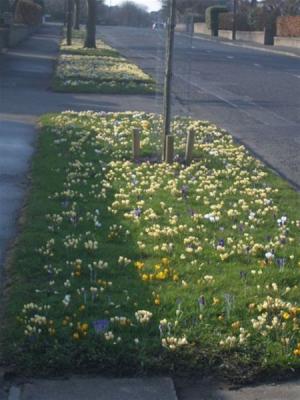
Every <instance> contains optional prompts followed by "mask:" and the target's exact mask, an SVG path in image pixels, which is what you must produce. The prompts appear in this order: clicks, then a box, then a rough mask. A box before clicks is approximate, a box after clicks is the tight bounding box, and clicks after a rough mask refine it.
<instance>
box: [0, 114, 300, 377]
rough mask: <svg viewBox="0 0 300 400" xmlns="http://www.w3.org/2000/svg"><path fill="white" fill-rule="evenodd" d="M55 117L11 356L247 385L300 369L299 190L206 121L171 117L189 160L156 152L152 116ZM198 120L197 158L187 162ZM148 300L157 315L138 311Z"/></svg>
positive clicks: (35, 173) (27, 365)
mask: <svg viewBox="0 0 300 400" xmlns="http://www.w3.org/2000/svg"><path fill="white" fill-rule="evenodd" d="M42 124H43V128H42V131H41V135H40V139H39V145H38V151H37V154H36V156H35V158H34V161H33V166H32V190H31V194H30V198H29V201H28V207H27V210H26V223H25V226H24V229H23V232H22V234H21V236H20V239H19V243H18V246H17V248H16V251H15V253H14V257H13V263H12V266H11V269H10V275H11V276H10V279H11V282H12V286H11V288H10V291H9V304H8V307H7V313H6V319H5V321H6V323H5V329H4V336H3V340H2V344H3V346H2V353H3V354H2V357H3V359H4V360H5V361H6V362H7V363H9V364H11V365H12V366H14V368H15V369H16V370H17V372H22V373H25V374H30V375H34V374H57V373H63V372H83V371H84V372H90V371H93V372H102V373H112V374H115V375H137V374H142V373H148V374H151V373H161V374H164V373H169V374H198V375H199V374H205V373H218V374H221V375H223V376H226V377H230V379H232V380H235V381H243V380H250V379H254V378H255V377H258V376H259V377H262V376H263V377H265V376H268V375H269V374H277V375H278V374H279V375H280V374H286V373H287V372H288V371H291V370H292V369H293V370H299V365H300V362H299V360H300V358H299V356H298V353H297V351H296V349H297V348H298V343H299V342H300V334H299V322H300V321H299V315H300V308H299V287H298V285H299V276H300V264H299V263H300V251H299V238H300V235H299V231H300V221H299V220H300V207H299V205H300V201H299V194H298V193H296V192H295V191H294V190H293V189H291V188H290V187H289V186H288V185H287V184H286V183H285V182H284V181H283V180H282V179H280V178H279V177H277V176H275V175H274V174H272V173H271V172H270V171H268V170H266V169H265V168H264V167H263V166H262V165H261V163H260V162H259V161H257V160H255V159H253V158H252V157H251V156H250V155H249V154H248V153H247V152H246V151H245V149H244V148H243V147H239V146H237V145H235V144H234V142H233V140H232V138H231V137H230V136H229V135H228V134H226V133H225V132H224V131H220V130H219V129H217V127H215V126H214V125H210V124H208V123H206V122H200V121H193V120H190V119H180V118H178V119H176V120H175V121H174V122H173V130H174V133H176V155H177V158H178V160H179V162H176V163H174V164H173V165H171V166H170V165H166V164H159V163H156V162H155V157H156V156H157V155H158V154H160V136H159V132H161V126H162V121H161V119H159V118H158V117H157V116H155V115H147V114H144V113H115V114H112V113H111V114H94V113H91V112H90V113H79V114H77V113H72V112H69V113H63V114H61V115H48V116H45V117H44V118H43V119H42ZM191 128H193V129H194V130H195V131H196V142H195V153H194V156H195V160H196V161H195V162H194V163H193V164H191V166H188V167H186V166H184V164H182V162H181V160H182V156H183V153H184V145H185V140H186V132H187V131H188V130H189V129H191ZM134 129H139V130H140V131H141V134H142V141H141V145H142V155H141V159H140V162H139V163H137V164H134V163H132V162H131V161H130V157H131V137H132V133H133V131H134ZM282 216H285V217H287V220H286V221H285V222H284V220H282V221H283V222H284V223H283V224H282V226H279V225H280V224H279V223H278V221H277V220H278V219H280V218H281V217H282ZM53 239H54V242H53ZM89 241H91V242H92V243H94V242H96V243H97V246H96V247H95V248H91V249H88V248H87V246H86V245H87V244H88V242H89ZM269 252H274V257H272V258H270V259H269V261H267V258H266V253H269ZM120 257H125V258H127V259H128V263H127V262H125V263H124V262H122V261H121V262H120V261H119V258H120ZM101 261H102V262H104V263H105V262H107V263H108V266H107V268H102V267H103V265H102V264H101ZM93 293H94V294H93ZM66 295H70V299H69V300H68V298H66V297H65V296H66ZM275 299H277V300H275ZM278 299H279V300H278ZM63 300H65V302H66V304H63ZM30 304H31V305H30ZM32 304H34V305H32ZM25 305H27V306H25ZM139 310H146V311H148V312H150V313H151V314H152V316H151V318H150V319H149V321H145V323H144V324H143V323H140V322H139V321H138V319H137V318H136V312H137V311H139ZM262 316H263V317H264V318H265V319H264V321H265V322H262V324H261V327H260V328H258V327H257V326H256V325H257V324H256V320H257V319H258V318H260V317H262ZM120 318H121V319H120ZM95 321H102V324H103V325H105V326H104V327H103V330H101V332H97V331H96V330H95V327H94V322H95ZM103 321H104V322H103ZM255 324H256V325H255ZM255 326H256V327H255ZM243 329H244V330H245V331H246V333H243ZM108 332H111V333H109V334H108ZM248 334H249V336H248ZM240 335H241V336H240ZM246 336H248V337H246ZM110 339H111V340H110ZM174 343H175V346H173V344H174Z"/></svg>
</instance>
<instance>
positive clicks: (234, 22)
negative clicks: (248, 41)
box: [232, 0, 237, 40]
mask: <svg viewBox="0 0 300 400" xmlns="http://www.w3.org/2000/svg"><path fill="white" fill-rule="evenodd" d="M236 14H237V0H233V21H232V40H236Z"/></svg>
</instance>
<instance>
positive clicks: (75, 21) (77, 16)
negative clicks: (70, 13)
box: [74, 0, 80, 30]
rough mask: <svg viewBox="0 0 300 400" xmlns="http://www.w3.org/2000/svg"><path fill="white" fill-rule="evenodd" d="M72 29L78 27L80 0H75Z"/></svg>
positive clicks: (77, 28)
mask: <svg viewBox="0 0 300 400" xmlns="http://www.w3.org/2000/svg"><path fill="white" fill-rule="evenodd" d="M74 29H76V30H79V29H80V0H75V20H74Z"/></svg>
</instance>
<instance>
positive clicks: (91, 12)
mask: <svg viewBox="0 0 300 400" xmlns="http://www.w3.org/2000/svg"><path fill="white" fill-rule="evenodd" d="M87 4H88V17H87V24H86V36H85V42H84V47H87V48H89V49H95V48H96V22H97V16H96V12H97V4H96V0H87Z"/></svg>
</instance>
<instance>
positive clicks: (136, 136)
mask: <svg viewBox="0 0 300 400" xmlns="http://www.w3.org/2000/svg"><path fill="white" fill-rule="evenodd" d="M132 139H133V143H132V153H133V161H135V162H136V161H138V159H139V158H140V151H141V134H140V131H139V130H138V129H135V130H134V131H133V137H132Z"/></svg>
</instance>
